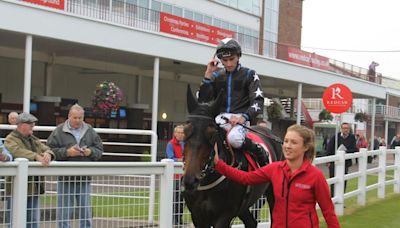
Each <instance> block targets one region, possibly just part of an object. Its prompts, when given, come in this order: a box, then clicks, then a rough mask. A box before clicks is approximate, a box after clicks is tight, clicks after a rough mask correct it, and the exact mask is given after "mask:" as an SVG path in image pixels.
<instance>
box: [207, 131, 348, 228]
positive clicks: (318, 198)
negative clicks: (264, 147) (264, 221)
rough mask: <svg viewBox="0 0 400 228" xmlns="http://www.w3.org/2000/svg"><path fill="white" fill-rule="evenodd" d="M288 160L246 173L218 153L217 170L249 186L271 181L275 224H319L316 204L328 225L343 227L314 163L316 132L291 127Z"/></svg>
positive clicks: (286, 147)
mask: <svg viewBox="0 0 400 228" xmlns="http://www.w3.org/2000/svg"><path fill="white" fill-rule="evenodd" d="M283 151H284V155H285V158H286V160H285V161H280V162H274V163H272V164H269V165H267V166H264V167H262V168H260V169H258V170H256V171H253V172H243V171H240V170H237V169H235V168H233V167H231V166H228V165H226V164H225V163H224V162H223V161H222V160H219V157H218V154H216V155H215V158H214V161H215V163H216V170H218V172H220V173H221V174H223V175H225V176H227V177H228V178H231V179H233V180H235V181H238V182H240V183H242V184H246V185H256V184H260V183H264V182H267V181H270V182H271V183H272V185H273V188H274V195H275V207H274V209H273V211H272V221H273V223H272V227H279V228H281V227H286V228H295V227H299V228H304V227H319V222H318V214H317V212H316V209H315V206H316V203H318V205H319V206H320V208H321V210H322V213H323V215H324V218H325V221H326V223H327V224H328V227H330V228H331V227H340V225H339V221H338V219H337V217H336V214H335V211H334V206H333V203H332V200H331V196H330V193H329V188H328V184H327V182H326V180H325V177H324V175H323V174H322V172H321V171H320V170H319V169H318V168H316V167H315V166H313V165H312V164H311V162H312V160H313V159H314V157H315V150H314V132H313V131H311V130H310V129H308V128H306V127H304V126H301V125H292V126H290V127H289V128H288V129H287V133H286V135H285V140H284V143H283Z"/></svg>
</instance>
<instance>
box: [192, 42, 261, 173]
mask: <svg viewBox="0 0 400 228" xmlns="http://www.w3.org/2000/svg"><path fill="white" fill-rule="evenodd" d="M215 56H216V57H217V58H218V59H219V60H218V59H216V58H215ZM241 56H242V49H241V47H240V45H239V43H238V42H237V41H236V40H234V39H232V38H225V39H223V40H221V41H220V42H219V44H218V45H217V50H216V53H215V55H214V57H213V58H212V59H211V60H210V61H209V62H208V64H207V69H206V72H205V74H204V79H203V81H202V83H201V85H200V90H199V101H200V102H210V101H212V100H214V99H215V98H216V97H217V96H218V94H219V93H220V91H222V92H223V94H222V96H223V101H222V104H221V105H220V107H219V110H218V111H219V112H220V113H221V114H220V115H218V116H217V117H216V122H217V123H218V124H219V125H220V126H222V127H223V128H224V129H225V130H226V131H228V134H227V141H228V142H229V144H230V145H231V146H232V147H233V148H236V149H241V150H246V151H249V152H251V153H253V154H254V155H255V157H256V158H257V160H258V163H259V164H260V166H263V165H265V164H266V163H267V156H266V152H265V151H264V149H263V148H262V147H261V146H259V145H258V144H255V143H253V142H252V141H251V140H250V139H249V138H246V129H245V128H244V127H243V126H242V125H243V124H246V123H247V124H249V123H251V124H256V120H257V116H259V115H262V113H263V109H264V108H263V107H264V95H263V91H262V86H261V83H260V78H259V77H258V75H257V74H256V72H255V71H254V70H252V69H249V68H246V67H243V66H242V65H241V64H240V63H239V60H240V57H241ZM220 62H221V63H222V65H223V66H224V68H223V69H218V64H219V63H220Z"/></svg>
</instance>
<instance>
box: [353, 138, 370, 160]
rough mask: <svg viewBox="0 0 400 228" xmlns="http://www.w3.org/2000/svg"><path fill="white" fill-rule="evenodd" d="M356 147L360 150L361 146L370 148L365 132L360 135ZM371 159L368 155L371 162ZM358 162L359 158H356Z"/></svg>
mask: <svg viewBox="0 0 400 228" xmlns="http://www.w3.org/2000/svg"><path fill="white" fill-rule="evenodd" d="M356 147H357V151H360V149H361V148H368V141H367V139H366V138H365V136H364V134H360V137H358V139H357V143H356ZM371 159H372V158H371ZM369 160H370V158H369V157H368V162H370V161H369ZM356 163H357V164H358V158H356Z"/></svg>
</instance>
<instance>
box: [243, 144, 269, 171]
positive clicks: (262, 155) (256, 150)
mask: <svg viewBox="0 0 400 228" xmlns="http://www.w3.org/2000/svg"><path fill="white" fill-rule="evenodd" d="M242 149H243V150H246V151H249V152H250V153H252V154H253V155H254V156H255V157H256V158H257V160H258V164H259V165H260V166H265V165H266V164H267V163H268V158H267V153H266V152H265V150H264V148H263V147H262V146H260V145H258V144H256V143H254V142H253V141H251V140H250V139H249V138H245V140H244V143H243V146H242Z"/></svg>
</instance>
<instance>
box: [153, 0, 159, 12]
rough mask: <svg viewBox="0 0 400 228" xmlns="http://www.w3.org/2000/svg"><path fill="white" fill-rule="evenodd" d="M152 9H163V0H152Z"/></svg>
mask: <svg viewBox="0 0 400 228" xmlns="http://www.w3.org/2000/svg"><path fill="white" fill-rule="evenodd" d="M151 9H152V10H155V11H161V2H159V1H154V0H153V1H151Z"/></svg>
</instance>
